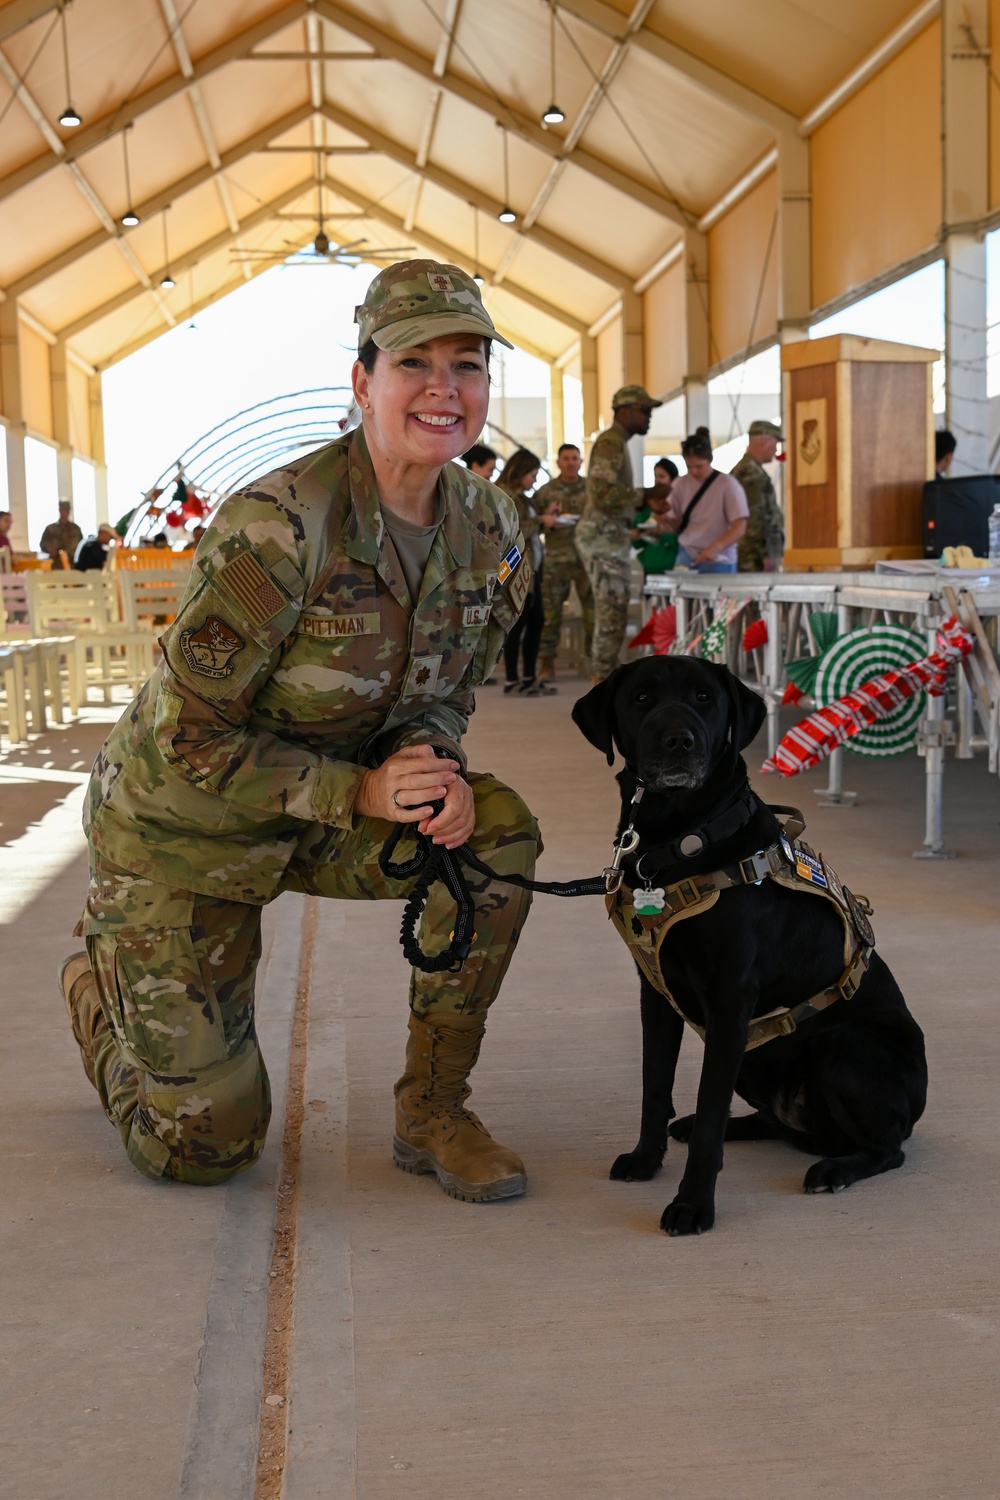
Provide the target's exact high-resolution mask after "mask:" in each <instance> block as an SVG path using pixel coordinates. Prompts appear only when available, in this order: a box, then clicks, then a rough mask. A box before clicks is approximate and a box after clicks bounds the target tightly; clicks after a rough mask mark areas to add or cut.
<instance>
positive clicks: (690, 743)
mask: <svg viewBox="0 0 1000 1500" xmlns="http://www.w3.org/2000/svg"><path fill="white" fill-rule="evenodd" d="M663 748H664V750H693V749H694V735H693V734H692V733H691V730H690V729H681V730H678V732H677V733H676V734H668V735H667V737H666V739H665V740H664V741H663Z"/></svg>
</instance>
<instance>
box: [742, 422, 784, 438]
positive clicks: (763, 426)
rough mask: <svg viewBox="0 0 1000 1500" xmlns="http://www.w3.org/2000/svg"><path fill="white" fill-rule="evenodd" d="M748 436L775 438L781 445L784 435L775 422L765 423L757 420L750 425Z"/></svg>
mask: <svg viewBox="0 0 1000 1500" xmlns="http://www.w3.org/2000/svg"><path fill="white" fill-rule="evenodd" d="M748 436H749V437H773V438H777V439H778V442H779V443H783V442H784V441H785V434H784V433H783V432H782V430H781V428H780V427H779V426H778V424H777V422H765V421H763V419H760V418H758V420H757V421H756V422H751V423H750V431H749V434H748Z"/></svg>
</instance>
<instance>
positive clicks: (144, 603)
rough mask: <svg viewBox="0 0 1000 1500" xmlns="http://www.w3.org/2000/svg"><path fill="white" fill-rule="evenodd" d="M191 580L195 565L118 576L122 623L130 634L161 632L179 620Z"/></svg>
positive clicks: (142, 570)
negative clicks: (181, 606)
mask: <svg viewBox="0 0 1000 1500" xmlns="http://www.w3.org/2000/svg"><path fill="white" fill-rule="evenodd" d="M190 579H191V564H190V563H189V562H188V563H184V562H178V563H175V564H169V563H167V564H164V565H163V566H162V567H159V568H157V569H155V570H154V569H152V568H142V569H124V570H122V571H121V572H120V573H119V574H118V593H119V597H120V600H121V611H122V623H123V624H124V625H126V626H127V627H128V628H129V629H130V630H141V629H143V628H145V629H148V630H155V629H158V628H159V626H160V625H163V624H169V623H170V622H171V620H173V619H175V618H176V616H177V613H178V609H179V607H180V601H181V599H182V598H183V596H184V591H185V589H186V588H187V586H188V583H189V582H190Z"/></svg>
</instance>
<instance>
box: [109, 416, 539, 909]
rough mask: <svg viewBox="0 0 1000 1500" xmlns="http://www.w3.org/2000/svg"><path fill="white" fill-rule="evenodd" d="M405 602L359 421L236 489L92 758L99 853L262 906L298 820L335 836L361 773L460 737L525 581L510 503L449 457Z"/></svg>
mask: <svg viewBox="0 0 1000 1500" xmlns="http://www.w3.org/2000/svg"><path fill="white" fill-rule="evenodd" d="M440 483H441V485H442V486H443V489H444V498H445V513H444V520H443V522H442V524H441V527H440V529H439V530H438V532H437V535H436V536H435V539H434V544H433V547H432V550H431V554H430V557H429V559H428V562H427V567H426V570H425V573H424V577H423V582H422V585H421V590H420V597H419V599H418V600H417V602H416V605H415V606H414V605H413V604H411V600H410V595H409V591H408V590H407V587H406V583H405V581H404V578H403V573H402V570H401V568H400V565H399V561H398V558H397V556H396V552H395V549H394V547H393V545H392V541H391V539H390V537H389V536H388V534H387V533H386V532H385V530H384V527H383V523H382V517H381V513H380V511H379V504H378V495H377V492H376V487H375V475H374V472H373V470H372V466H371V460H370V458H369V456H368V449H367V446H366V443H365V439H364V433H363V432H362V431H361V430H360V429H358V430H357V431H355V432H353V433H350V434H348V435H347V436H346V437H344V438H340V439H338V440H337V441H336V442H334V443H331V444H330V445H329V446H328V447H325V448H321V449H319V450H318V451H317V452H314V453H311V454H308V455H306V456H304V457H303V458H301V459H299V460H296V462H294V463H292V464H290V465H289V466H288V468H286V469H281V470H276V471H275V472H274V473H272V474H269V475H267V476H266V477H265V478H263V479H260V480H257V481H256V482H254V483H253V484H251V485H249V486H248V487H247V488H246V489H245V490H243V491H242V492H241V493H240V494H237V495H233V496H231V497H230V498H229V499H228V500H226V501H225V502H224V504H223V505H222V506H220V508H219V510H218V512H217V513H216V515H215V517H214V519H213V522H212V525H211V527H210V529H209V531H208V533H207V535H206V536H205V537H204V538H203V539H202V542H201V544H200V545H199V548H198V552H197V554H196V557H195V563H194V567H193V569H192V579H191V583H190V584H189V586H188V589H187V592H186V593H185V595H184V598H183V600H182V601H181V605H180V612H179V614H178V616H177V619H176V620H175V621H174V623H173V624H172V625H171V626H170V627H169V628H168V630H167V631H166V633H165V635H164V636H163V639H162V642H161V644H162V646H163V651H164V660H163V661H162V662H161V663H160V665H159V666H158V667H157V668H156V670H155V672H154V673H153V675H152V677H151V678H150V680H149V682H147V683H146V685H145V687H144V688H143V689H142V691H141V692H140V693H139V695H138V697H137V698H136V699H135V701H134V702H133V703H132V704H131V706H130V707H129V708H128V709H127V710H126V712H125V713H124V714H123V716H122V718H121V719H120V720H119V722H118V724H117V725H116V726H115V728H114V730H113V731H112V733H111V735H110V736H109V738H108V740H107V742H106V743H105V745H104V747H103V749H102V750H101V753H100V755H99V756H98V759H97V764H96V766H95V768H94V774H93V778H92V780H91V784H90V794H89V800H88V805H87V808H86V811H85V815H84V826H85V828H86V829H87V832H88V834H89V837H90V840H91V843H92V845H93V846H94V849H95V851H96V852H97V853H99V854H100V855H102V856H103V857H104V858H105V859H107V860H109V861H110V862H111V863H112V864H115V865H118V866H119V867H121V868H123V869H126V870H130V871H131V872H132V873H133V874H138V875H143V876H146V877H147V878H150V879H153V880H155V881H158V882H159V883H161V884H167V885H173V886H175V887H178V888H182V889H184V890H189V891H198V892H201V893H203V894H206V895H213V896H218V897H220V898H224V899H227V900H234V901H247V902H263V901H266V900H268V899H269V898H270V897H271V896H273V895H274V894H275V892H276V890H277V888H278V884H279V882H280V879H281V875H282V872H283V871H284V868H285V865H286V864H287V862H288V860H289V858H290V857H291V855H292V853H293V852H294V850H295V847H296V843H297V841H298V840H299V839H301V838H302V837H303V835H304V834H306V833H307V832H308V826H307V825H310V824H316V823H323V824H332V825H334V826H337V827H340V828H343V829H351V828H352V827H353V826H355V825H354V823H353V821H352V819H353V806H354V799H355V796H356V794H357V791H358V787H359V785H360V781H361V776H362V768H363V767H365V766H369V765H377V764H379V763H380V762H381V761H382V760H384V759H385V758H386V757H387V756H388V755H390V754H391V753H393V752H394V751H395V750H398V749H400V748H401V747H402V746H404V745H412V744H421V743H432V744H435V745H442V746H446V747H447V748H448V749H449V750H451V751H452V752H453V753H454V754H455V756H456V758H457V759H458V760H459V761H460V762H461V763H462V764H463V766H464V764H465V760H464V756H463V753H462V751H461V749H460V741H461V739H462V735H463V733H464V731H465V728H466V725H467V723H468V718H469V715H470V714H471V712H472V710H473V708H474V706H475V699H474V689H475V687H476V685H477V684H478V683H480V682H482V681H483V680H484V678H485V677H487V676H488V675H489V673H490V672H491V671H492V670H493V667H494V665H495V663H496V661H497V659H498V657H499V655H500V652H501V650H502V648H503V643H504V639H505V637H506V634H507V632H508V630H510V628H511V627H512V625H513V624H514V622H515V620H516V619H517V615H518V612H519V610H520V609H521V607H522V605H523V602H524V598H525V597H526V595H527V589H528V587H529V585H530V581H531V565H530V562H529V561H528V559H527V558H525V559H524V560H523V561H521V562H518V561H517V554H516V552H515V551H514V550H513V549H515V548H516V549H517V551H519V552H522V553H523V551H524V542H523V539H522V538H521V536H520V534H519V529H518V523H517V516H516V514H515V512H514V507H513V506H512V505H511V504H510V503H509V502H508V501H507V499H506V498H505V496H503V495H502V494H501V493H500V492H499V491H498V490H497V489H495V488H494V486H493V485H491V484H488V483H487V482H486V480H484V479H481V478H479V477H478V476H477V475H474V474H471V473H470V472H469V471H468V470H467V469H465V468H462V467H460V466H458V465H457V464H447V465H445V467H444V469H443V470H442V474H441V480H440Z"/></svg>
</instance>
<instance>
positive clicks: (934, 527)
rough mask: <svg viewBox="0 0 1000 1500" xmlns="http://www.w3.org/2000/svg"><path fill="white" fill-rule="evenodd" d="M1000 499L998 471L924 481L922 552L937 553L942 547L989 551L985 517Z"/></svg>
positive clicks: (981, 554)
mask: <svg viewBox="0 0 1000 1500" xmlns="http://www.w3.org/2000/svg"><path fill="white" fill-rule="evenodd" d="M998 503H1000V474H965V475H963V476H962V477H961V478H960V479H931V480H929V481H928V482H927V484H925V485H924V556H925V557H940V556H941V553H942V552H943V551H944V549H945V547H971V548H972V550H973V552H974V553H975V555H976V556H977V557H986V556H987V554H988V552H989V528H988V526H987V524H986V523H987V519H988V517H989V516H990V514H991V513H992V510H993V507H994V505H996V504H998Z"/></svg>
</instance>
